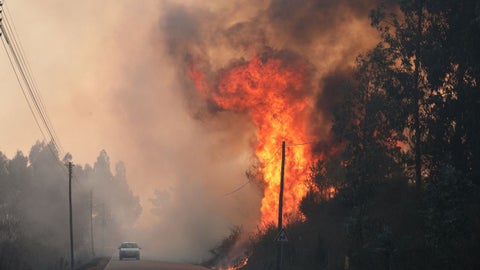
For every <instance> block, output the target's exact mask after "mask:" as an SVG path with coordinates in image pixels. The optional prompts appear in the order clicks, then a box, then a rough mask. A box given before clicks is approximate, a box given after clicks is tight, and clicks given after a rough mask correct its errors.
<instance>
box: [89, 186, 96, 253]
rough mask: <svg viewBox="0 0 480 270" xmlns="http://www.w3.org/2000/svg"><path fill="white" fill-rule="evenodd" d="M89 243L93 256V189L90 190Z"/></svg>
mask: <svg viewBox="0 0 480 270" xmlns="http://www.w3.org/2000/svg"><path fill="white" fill-rule="evenodd" d="M90 243H91V245H92V257H95V245H94V242H93V189H91V190H90Z"/></svg>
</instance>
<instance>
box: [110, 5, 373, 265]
mask: <svg viewBox="0 0 480 270" xmlns="http://www.w3.org/2000/svg"><path fill="white" fill-rule="evenodd" d="M374 6H375V1H361V2H355V3H352V2H351V1H313V0H312V1H285V0H278V1H261V2H260V1H234V2H232V1H208V2H207V3H205V2H201V3H200V2H196V1H190V2H182V3H178V2H176V1H164V2H162V4H160V5H159V6H158V7H156V8H158V9H160V10H161V14H160V15H159V16H160V18H159V19H158V22H157V24H156V25H155V26H154V27H153V28H152V29H151V32H150V35H151V36H150V37H149V38H148V39H149V40H148V41H149V42H150V46H149V47H145V46H144V45H143V46H142V51H141V52H138V53H137V54H136V56H137V58H136V59H135V62H134V63H131V66H132V68H131V69H129V70H128V72H126V73H124V74H125V76H126V77H125V78H123V79H122V80H121V84H120V86H119V88H118V89H117V91H116V92H115V95H116V100H117V101H118V105H117V107H116V109H117V110H118V111H119V112H121V113H122V118H123V119H124V121H125V122H124V123H125V124H124V127H125V130H124V132H125V135H126V136H127V138H128V140H129V141H130V142H131V143H133V144H134V145H137V149H138V150H137V151H138V152H137V153H136V157H137V158H138V161H137V162H138V163H137V164H135V167H137V168H143V170H144V172H141V173H139V174H138V176H139V177H142V178H143V179H138V180H137V179H135V180H133V181H132V180H131V181H132V185H135V181H138V182H139V185H144V186H145V187H149V188H151V189H152V190H156V192H155V195H154V196H153V198H152V199H151V200H150V201H145V199H144V201H143V202H144V203H151V206H150V207H153V208H152V212H151V213H152V214H153V215H152V216H153V217H150V219H149V222H150V225H152V226H150V227H149V230H148V232H149V233H148V237H149V239H150V242H148V246H149V248H150V250H153V249H154V250H155V252H153V253H155V254H161V256H164V257H165V258H167V257H168V258H172V256H173V257H175V258H179V259H183V258H197V259H201V258H205V256H207V255H208V253H206V250H205V248H206V247H209V246H211V245H213V244H215V243H216V241H218V240H219V239H221V238H222V237H224V236H225V235H226V234H227V233H228V232H229V228H230V227H232V226H234V225H239V226H243V227H244V229H245V230H247V231H249V230H252V229H253V228H255V226H256V225H258V222H259V217H260V213H259V208H260V199H261V196H262V191H261V190H260V189H259V188H258V187H257V186H255V185H251V184H250V185H247V186H246V187H245V188H243V189H240V190H239V191H237V192H235V193H233V194H229V195H228V196H224V194H226V193H228V192H229V191H231V190H234V189H235V188H237V187H240V186H242V185H243V184H244V183H245V182H247V181H249V179H248V177H247V176H246V174H245V172H246V171H248V170H249V169H250V168H251V166H252V164H254V162H255V159H254V158H253V149H254V147H255V142H256V138H255V130H256V127H255V126H254V125H253V123H252V120H251V119H250V118H249V116H248V115H247V114H246V113H235V112H232V111H226V110H221V109H219V108H218V107H216V106H215V104H212V102H211V101H209V100H208V99H204V98H203V97H202V96H201V94H200V93H199V92H198V91H197V89H196V87H195V85H194V83H193V82H192V78H191V77H190V76H189V70H190V68H191V66H192V64H195V65H196V67H197V68H198V69H199V70H201V71H202V72H204V76H205V77H206V81H211V82H213V84H214V83H215V80H216V79H217V74H218V73H219V72H221V71H222V70H225V69H226V68H228V67H230V66H232V65H235V64H236V63H238V62H239V61H245V60H249V59H251V58H252V57H254V56H256V55H262V54H264V53H268V52H272V51H273V52H281V51H284V52H287V53H284V54H283V55H285V57H288V55H293V56H294V58H302V59H304V61H305V62H308V63H310V65H311V67H312V69H313V71H312V76H311V79H310V81H309V82H308V83H309V84H310V85H311V86H310V88H311V89H308V90H309V92H310V93H311V99H312V104H313V105H312V106H314V107H315V105H316V106H318V107H315V109H317V113H316V114H315V116H314V117H312V119H311V121H312V124H311V128H312V130H311V132H312V133H313V132H315V133H317V134H318V136H319V137H321V138H322V140H323V141H324V143H323V144H325V141H328V139H329V127H330V122H329V121H330V114H329V113H330V112H329V109H330V108H329V107H328V106H323V105H325V104H330V105H331V102H335V101H337V100H338V99H339V98H341V97H339V96H341V91H342V89H340V88H338V89H337V88H335V87H332V88H329V89H327V90H326V91H324V88H325V87H327V86H329V85H332V84H334V86H335V78H337V77H338V78H351V77H352V74H351V73H352V67H353V65H354V60H355V57H356V56H357V55H358V54H359V53H361V52H362V51H364V50H366V49H367V48H369V47H371V46H372V45H373V44H374V43H375V42H376V40H377V37H376V35H375V31H374V30H373V29H371V28H369V19H368V12H369V10H370V9H372V8H374ZM276 55H279V54H278V53H276ZM287 60H288V59H287ZM133 67H135V68H133ZM338 71H340V72H338ZM337 91H339V92H337ZM327 99H328V100H327ZM140 163H141V164H140ZM136 173H138V171H136ZM140 183H141V184H140ZM147 194H148V196H152V195H153V194H152V193H147ZM147 194H145V195H147ZM145 195H143V196H145ZM150 207H148V206H147V207H145V208H146V209H149V208H150ZM152 235H154V236H153V237H152ZM151 239H155V240H154V241H151ZM145 241H147V240H145ZM146 245H147V243H146Z"/></svg>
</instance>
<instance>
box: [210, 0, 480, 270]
mask: <svg viewBox="0 0 480 270" xmlns="http://www.w3.org/2000/svg"><path fill="white" fill-rule="evenodd" d="M397 7H398V9H393V10H387V9H386V8H385V7H384V6H382V5H380V6H379V7H378V9H376V10H373V11H372V12H371V16H370V17H371V23H372V26H373V27H376V28H377V29H378V31H379V33H380V34H381V42H380V43H378V45H377V46H376V47H375V48H373V49H371V50H370V51H369V52H368V53H366V54H364V55H360V56H359V57H358V58H357V66H356V68H355V69H354V70H352V71H348V70H346V71H345V72H344V76H339V73H338V72H337V73H335V74H332V76H331V77H330V78H327V82H328V85H327V86H326V87H325V91H326V93H323V94H332V93H335V94H337V95H342V98H341V99H339V102H338V103H336V104H334V106H333V108H334V109H333V112H332V114H333V117H332V118H333V126H332V134H333V137H334V140H335V143H334V145H337V146H341V147H339V149H338V150H336V151H333V153H332V154H330V156H328V157H326V158H325V159H323V160H321V161H318V162H317V163H316V164H315V165H314V166H312V169H311V175H310V179H311V184H312V186H311V191H310V192H309V194H308V195H307V196H306V197H305V198H304V199H303V201H302V203H301V212H302V214H303V218H298V219H297V221H295V220H294V221H293V222H290V223H289V225H288V226H287V227H286V228H285V230H286V232H287V234H288V240H289V242H288V243H286V244H285V247H284V253H283V255H284V256H283V267H282V269H284V270H286V269H303V270H307V269H369V270H372V269H436V270H438V269H472V270H473V269H480V261H479V260H478V258H477V257H478V254H480V139H479V138H480V85H479V83H480V50H479V49H478V48H480V2H479V1H475V0H466V1H449V0H435V1H433V0H421V1H420V0H402V1H397ZM320 99H321V96H319V100H320ZM331 188H333V189H334V196H333V197H331V196H329V193H325V194H322V193H321V192H320V193H319V192H318V190H320V191H325V190H332V189H331ZM276 235H277V229H276V228H275V227H274V226H273V225H272V226H270V227H268V226H267V228H266V229H262V230H261V231H259V232H258V233H257V234H256V235H254V236H252V237H251V240H250V241H249V248H248V249H247V250H248V251H247V253H248V254H249V259H248V264H247V265H246V266H244V267H243V268H242V269H245V270H247V269H257V270H258V269H274V267H275V266H276V254H277V253H276V252H277V243H275V237H276ZM227 240H228V239H227ZM227 242H228V241H227ZM224 253H226V254H228V252H224ZM217 260H218V259H217Z"/></svg>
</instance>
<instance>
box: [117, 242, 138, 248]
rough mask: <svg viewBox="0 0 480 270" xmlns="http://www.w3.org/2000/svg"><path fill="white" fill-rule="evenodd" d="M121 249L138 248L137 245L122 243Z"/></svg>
mask: <svg viewBox="0 0 480 270" xmlns="http://www.w3.org/2000/svg"><path fill="white" fill-rule="evenodd" d="M120 247H121V248H137V247H138V245H137V243H122V245H121V246H120Z"/></svg>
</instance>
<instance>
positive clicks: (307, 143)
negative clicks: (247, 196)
mask: <svg viewBox="0 0 480 270" xmlns="http://www.w3.org/2000/svg"><path fill="white" fill-rule="evenodd" d="M315 143H318V141H313V142H303V143H294V144H287V145H285V147H296V146H303V145H310V144H315ZM280 149H282V147H281V146H278V147H277V149H276V150H275V152H274V153H273V155H272V157H271V158H270V159H269V160H268V161H266V162H264V163H263V164H262V166H263V167H265V166H266V165H268V164H270V163H271V162H272V161H273V160H274V159H275V156H276V155H277V153H278V152H279V151H280ZM250 182H251V180H248V181H246V182H245V183H243V184H242V185H240V186H239V187H237V188H235V189H234V190H232V191H230V192H228V193H225V194H224V195H223V196H225V197H226V196H230V195H232V194H234V193H237V192H238V191H240V190H242V189H243V188H244V187H246V186H247V185H248V184H250Z"/></svg>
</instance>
